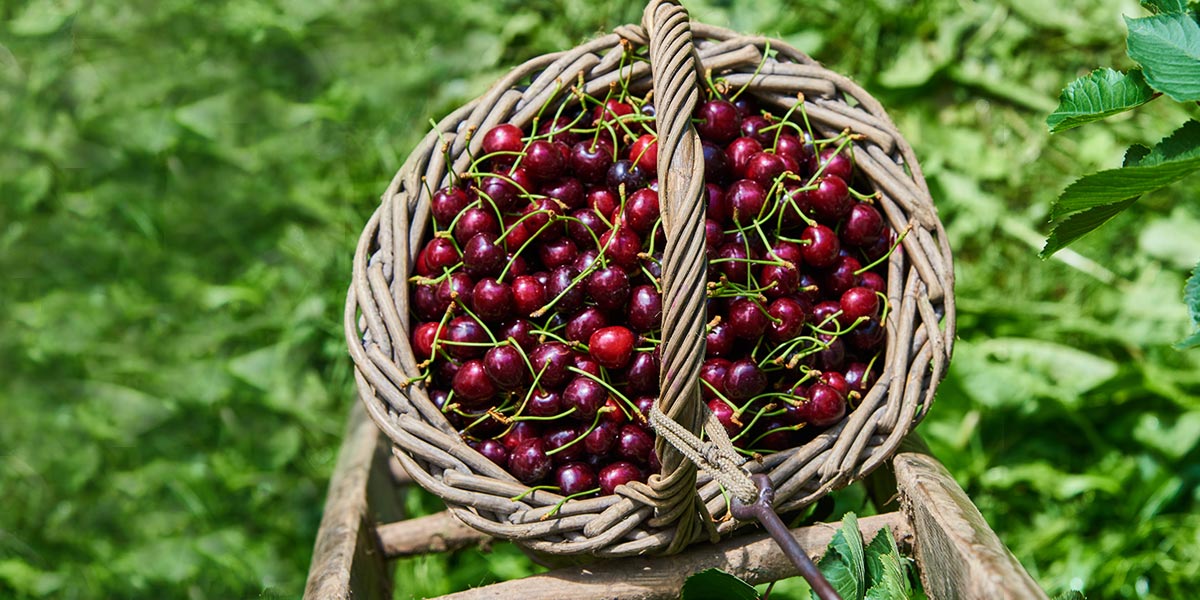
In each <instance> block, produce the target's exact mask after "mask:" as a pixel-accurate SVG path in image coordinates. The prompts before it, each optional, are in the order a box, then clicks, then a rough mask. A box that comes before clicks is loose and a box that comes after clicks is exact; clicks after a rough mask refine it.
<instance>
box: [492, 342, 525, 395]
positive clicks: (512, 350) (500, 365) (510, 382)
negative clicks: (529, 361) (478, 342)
mask: <svg viewBox="0 0 1200 600" xmlns="http://www.w3.org/2000/svg"><path fill="white" fill-rule="evenodd" d="M483 370H484V372H486V373H487V375H488V377H490V378H491V379H492V382H494V383H495V384H496V386H497V387H499V388H500V389H502V390H513V389H516V388H518V387H520V386H522V385H524V384H525V382H526V381H527V380H528V376H529V367H528V366H526V365H525V358H524V357H523V356H521V351H520V350H517V348H516V347H515V346H496V347H495V348H491V349H490V350H488V351H487V354H484V355H483Z"/></svg>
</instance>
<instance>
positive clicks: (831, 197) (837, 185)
mask: <svg viewBox="0 0 1200 600" xmlns="http://www.w3.org/2000/svg"><path fill="white" fill-rule="evenodd" d="M808 203H809V207H810V208H811V209H812V213H813V216H815V217H816V218H817V219H818V220H820V221H823V222H825V223H835V222H837V221H838V220H840V219H841V218H842V217H844V216H846V215H847V214H849V212H850V209H851V207H852V206H853V203H854V200H853V199H852V198H850V188H849V187H847V186H846V182H845V181H842V178H841V177H838V176H837V175H832V174H829V173H826V174H825V175H824V176H822V177H821V179H820V180H819V181H818V182H817V188H816V189H814V190H809V191H808Z"/></svg>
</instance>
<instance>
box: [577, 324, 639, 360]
mask: <svg viewBox="0 0 1200 600" xmlns="http://www.w3.org/2000/svg"><path fill="white" fill-rule="evenodd" d="M635 341H636V339H635V337H634V335H633V332H632V331H630V330H629V329H628V328H626V327H621V326H620V325H615V326H612V327H605V328H604V329H601V330H599V331H597V332H595V333H593V334H592V337H591V339H589V340H588V353H589V354H591V355H592V358H594V359H596V362H598V363H600V366H602V367H605V368H608V369H623V368H625V365H628V364H629V360H630V359H631V358H633V346H634V343H635Z"/></svg>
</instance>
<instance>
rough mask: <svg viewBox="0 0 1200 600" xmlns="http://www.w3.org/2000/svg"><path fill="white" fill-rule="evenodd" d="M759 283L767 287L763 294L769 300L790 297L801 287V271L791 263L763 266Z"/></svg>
mask: <svg viewBox="0 0 1200 600" xmlns="http://www.w3.org/2000/svg"><path fill="white" fill-rule="evenodd" d="M758 283H759V284H761V285H763V286H765V287H766V289H765V290H763V294H764V295H765V296H766V297H768V298H779V297H782V296H790V295H792V294H795V293H796V290H797V289H798V288H799V286H800V270H799V269H797V268H796V266H795V265H793V264H791V263H788V264H783V265H763V267H762V271H761V273H760V274H759V277H758Z"/></svg>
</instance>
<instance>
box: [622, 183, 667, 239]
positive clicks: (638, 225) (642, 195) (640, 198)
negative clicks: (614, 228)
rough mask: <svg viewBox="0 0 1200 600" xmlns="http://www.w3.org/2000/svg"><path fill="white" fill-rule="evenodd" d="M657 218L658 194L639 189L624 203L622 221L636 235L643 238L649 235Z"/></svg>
mask: <svg viewBox="0 0 1200 600" xmlns="http://www.w3.org/2000/svg"><path fill="white" fill-rule="evenodd" d="M658 216H659V207H658V193H657V192H655V191H654V190H652V189H649V188H643V189H640V190H638V191H636V192H634V193H633V194H632V195H630V196H629V199H628V200H626V202H625V212H624V214H623V217H624V221H625V223H627V224H628V225H629V226H630V227H632V228H633V230H634V231H636V232H637V233H638V235H641V236H645V235H646V234H648V233H650V231H651V230H652V229H653V228H654V224H655V223H657V222H658Z"/></svg>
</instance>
